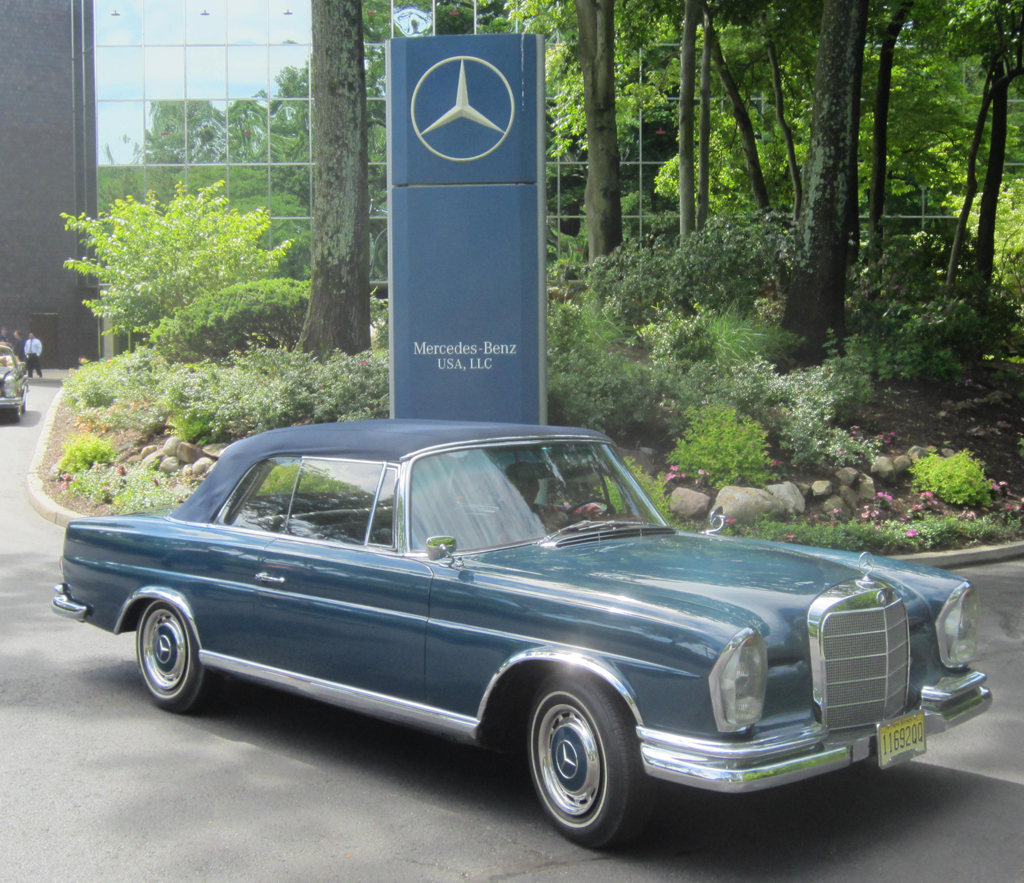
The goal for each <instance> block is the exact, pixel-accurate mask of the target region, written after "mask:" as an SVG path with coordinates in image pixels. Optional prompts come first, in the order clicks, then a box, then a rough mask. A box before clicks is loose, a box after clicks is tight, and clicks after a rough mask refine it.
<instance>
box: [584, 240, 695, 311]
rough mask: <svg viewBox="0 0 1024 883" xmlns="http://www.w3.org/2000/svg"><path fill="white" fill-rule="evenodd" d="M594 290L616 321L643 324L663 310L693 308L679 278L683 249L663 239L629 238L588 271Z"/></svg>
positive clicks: (589, 283)
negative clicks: (648, 240)
mask: <svg viewBox="0 0 1024 883" xmlns="http://www.w3.org/2000/svg"><path fill="white" fill-rule="evenodd" d="M586 280H587V283H588V285H589V287H590V290H591V291H592V292H593V293H594V295H595V296H596V297H597V298H598V301H599V303H601V304H602V305H604V306H607V308H608V310H609V311H610V314H611V315H612V316H613V317H614V318H615V320H616V321H618V322H621V323H622V324H623V325H625V326H626V327H627V328H641V327H643V326H644V325H647V324H649V323H650V322H652V321H654V320H655V319H656V318H657V317H658V315H659V314H660V313H661V312H663V311H666V310H667V311H670V312H690V313H691V314H692V312H693V301H692V300H691V299H690V297H689V295H688V292H687V290H686V288H685V287H684V286H683V285H681V284H680V279H679V252H678V250H677V249H675V248H673V247H669V246H666V245H665V244H663V243H644V242H643V241H642V240H627V241H626V242H624V243H623V244H622V245H620V246H619V247H618V248H617V249H615V251H614V252H612V254H610V255H608V256H607V257H602V258H598V259H597V260H596V261H594V263H593V264H592V265H591V266H590V268H589V270H588V271H587V274H586Z"/></svg>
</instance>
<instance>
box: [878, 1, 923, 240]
mask: <svg viewBox="0 0 1024 883" xmlns="http://www.w3.org/2000/svg"><path fill="white" fill-rule="evenodd" d="M911 5H912V3H904V4H903V5H901V6H900V7H899V9H897V10H896V14H895V15H894V16H893V17H892V21H890V22H889V25H888V27H887V28H886V29H885V38H884V39H883V40H882V46H881V48H880V49H879V53H878V89H877V90H876V92H875V119H874V132H873V133H872V138H871V186H870V188H869V189H868V248H869V249H870V250H871V252H872V255H873V258H874V259H875V260H877V259H878V258H879V257H881V253H882V250H881V247H880V243H879V237H880V236H881V232H882V231H881V222H882V213H883V212H884V210H885V184H886V180H887V178H888V175H889V173H888V161H889V99H890V97H891V96H892V68H893V63H894V62H895V58H896V40H897V39H898V38H899V35H900V31H902V30H903V25H904V24H905V22H906V20H907V14H908V13H909V12H910V7H911Z"/></svg>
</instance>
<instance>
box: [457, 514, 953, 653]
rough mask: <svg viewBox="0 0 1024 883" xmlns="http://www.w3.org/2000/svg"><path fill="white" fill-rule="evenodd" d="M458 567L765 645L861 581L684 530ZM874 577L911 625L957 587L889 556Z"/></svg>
mask: <svg viewBox="0 0 1024 883" xmlns="http://www.w3.org/2000/svg"><path fill="white" fill-rule="evenodd" d="M465 562H466V566H467V567H470V568H473V569H474V570H476V571H477V572H478V573H480V575H481V576H483V575H485V574H491V575H492V576H494V577H495V578H497V577H498V575H499V574H500V575H501V577H502V578H504V579H511V580H514V581H516V582H519V581H529V582H531V583H534V584H536V583H546V584H547V585H548V586H549V587H551V589H552V590H553V591H565V592H569V593H573V594H579V593H585V594H586V595H587V596H588V598H590V599H591V600H596V598H595V596H598V597H599V598H600V599H601V601H602V602H604V603H614V604H615V605H616V606H619V607H621V606H623V605H625V606H627V607H631V608H634V609H635V610H636V612H638V613H639V612H641V610H643V611H645V612H647V613H648V614H649V615H658V616H662V617H664V616H665V615H666V614H671V613H673V612H675V613H678V614H681V615H683V616H685V617H686V618H687V619H689V618H690V617H693V616H697V617H702V618H705V619H710V620H716V621H718V622H721V623H730V624H732V625H735V626H737V627H744V626H751V627H755V628H757V629H758V630H759V631H760V632H761V634H762V635H764V636H765V638H766V640H768V641H769V643H771V636H772V635H776V636H779V635H786V634H788V633H790V632H791V631H792V630H793V629H797V630H798V631H802V630H803V627H804V623H806V616H807V610H808V608H809V606H810V604H811V602H812V601H813V600H814V598H816V597H817V596H818V595H820V594H821V593H822V592H824V591H826V590H827V589H829V588H831V587H832V586H835V585H837V584H839V583H844V582H847V581H849V580H853V579H858V578H860V577H861V573H860V571H859V569H857V567H856V566H855V565H856V562H857V555H856V554H854V553H848V552H835V551H832V550H817V549H810V548H808V547H799V548H795V547H792V546H787V545H784V544H780V543H767V542H760V541H749V540H743V539H737V538H731V537H722V536H703V535H698V534H685V533H678V534H674V535H668V536H652V537H640V538H635V539H622V540H611V541H607V540H605V541H601V542H594V543H592V544H582V545H577V546H571V547H566V548H550V547H544V546H540V545H531V546H520V547H516V548H510V549H503V550H496V551H492V552H486V553H481V554H473V555H471V556H466V558H465ZM873 576H875V577H876V578H881V579H885V580H886V582H888V583H889V584H890V585H892V586H893V587H894V588H895V589H896V590H897V592H898V593H899V594H900V596H901V597H902V598H903V600H904V602H905V603H906V604H907V609H908V616H909V617H910V619H911V622H914V621H921V620H924V619H927V618H929V617H930V616H932V615H934V612H937V608H936V604H941V601H942V600H944V599H945V597H947V596H948V594H949V592H950V591H952V589H953V588H955V586H956V585H958V584H959V583H960V582H962V580H960V579H959V578H956V577H954V576H953V575H952V574H945V573H943V572H942V571H938V570H934V569H932V568H925V567H921V566H916V567H915V566H910V567H902V566H901V562H896V561H890V560H888V559H879V561H878V563H877V565H876V569H875V571H874V572H873ZM933 608H934V609H933Z"/></svg>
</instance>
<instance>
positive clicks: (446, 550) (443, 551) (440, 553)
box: [427, 537, 457, 561]
mask: <svg viewBox="0 0 1024 883" xmlns="http://www.w3.org/2000/svg"><path fill="white" fill-rule="evenodd" d="M456 548H457V544H456V542H455V537H430V538H428V539H427V559H428V560H430V561H441V560H442V559H444V558H454V557H455V550H456Z"/></svg>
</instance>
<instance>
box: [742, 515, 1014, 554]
mask: <svg viewBox="0 0 1024 883" xmlns="http://www.w3.org/2000/svg"><path fill="white" fill-rule="evenodd" d="M729 532H730V533H733V534H737V535H739V536H746V537H756V538H758V539H763V540H772V541H775V542H787V543H793V544H795V545H802V546H817V547H819V548H827V549H842V550H844V551H847V552H864V551H866V552H875V553H877V554H880V555H899V554H906V553H912V552H924V551H927V550H929V549H940V548H946V549H948V548H962V547H964V546H969V545H973V544H989V543H992V544H995V543H1007V542H1010V541H1012V540H1015V539H1019V538H1020V536H1021V530H1020V525H1019V524H1017V525H1016V526H1015V525H1012V524H1007V523H1005V522H1003V521H1000V520H998V519H995V518H992V517H988V516H986V517H982V518H977V519H975V520H973V521H965V520H962V519H959V518H951V517H948V516H943V517H937V516H929V517H927V518H924V519H921V520H917V521H914V522H913V527H910V526H908V525H907V524H906V523H904V522H901V521H883V522H881V523H879V524H869V523H865V522H862V521H856V520H855V521H847V522H844V523H840V524H811V523H808V522H804V521H795V522H792V521H790V522H780V521H768V520H761V521H758V522H757V523H756V524H754V525H749V526H740V525H735V526H732V527H730V528H729Z"/></svg>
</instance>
